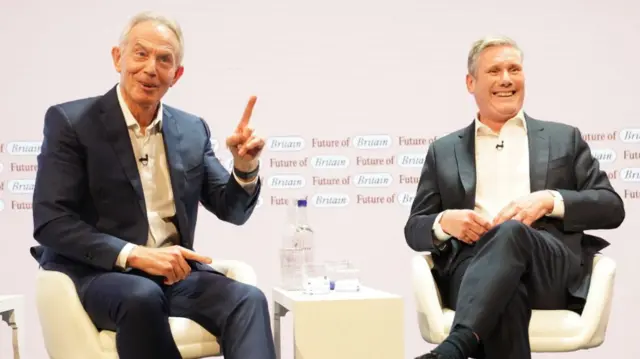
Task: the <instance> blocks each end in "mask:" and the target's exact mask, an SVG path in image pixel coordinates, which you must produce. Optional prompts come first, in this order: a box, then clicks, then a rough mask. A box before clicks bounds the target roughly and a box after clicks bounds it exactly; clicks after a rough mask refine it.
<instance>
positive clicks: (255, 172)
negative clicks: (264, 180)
mask: <svg viewBox="0 0 640 359" xmlns="http://www.w3.org/2000/svg"><path fill="white" fill-rule="evenodd" d="M259 170H260V164H258V165H257V166H256V168H255V169H254V170H253V171H251V172H245V171H240V170H239V169H237V168H235V166H234V167H233V173H235V175H236V176H238V178H240V179H243V180H251V179H253V178H254V177H255V176H257V175H258V171H259Z"/></svg>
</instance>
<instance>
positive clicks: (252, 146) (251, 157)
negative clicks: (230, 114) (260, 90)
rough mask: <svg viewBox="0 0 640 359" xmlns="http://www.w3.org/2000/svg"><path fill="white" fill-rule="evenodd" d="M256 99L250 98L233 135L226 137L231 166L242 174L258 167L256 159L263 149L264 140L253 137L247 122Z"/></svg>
mask: <svg viewBox="0 0 640 359" xmlns="http://www.w3.org/2000/svg"><path fill="white" fill-rule="evenodd" d="M256 100H257V98H256V97H255V96H251V98H250V99H249V103H248V104H247V107H246V108H245V110H244V114H243V115H242V118H241V119H240V122H239V123H238V126H237V127H236V129H235V131H234V132H233V134H232V135H231V136H229V137H227V147H228V148H229V151H231V154H232V155H233V165H234V167H235V168H236V169H238V170H240V171H243V172H251V171H253V170H255V169H256V168H257V167H258V158H259V157H260V153H261V152H262V149H263V148H264V139H262V138H260V137H256V136H254V131H253V129H252V128H251V127H249V120H250V119H251V113H252V112H253V106H254V105H255V103H256Z"/></svg>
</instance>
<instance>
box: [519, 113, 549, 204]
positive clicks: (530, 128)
mask: <svg viewBox="0 0 640 359" xmlns="http://www.w3.org/2000/svg"><path fill="white" fill-rule="evenodd" d="M525 118H526V121H527V137H528V139H529V178H530V182H531V192H535V191H540V190H543V189H544V188H545V187H546V182H547V167H548V165H549V134H548V133H547V131H545V130H544V126H543V124H542V122H540V121H538V120H535V119H532V118H530V117H529V116H527V115H526V114H525Z"/></svg>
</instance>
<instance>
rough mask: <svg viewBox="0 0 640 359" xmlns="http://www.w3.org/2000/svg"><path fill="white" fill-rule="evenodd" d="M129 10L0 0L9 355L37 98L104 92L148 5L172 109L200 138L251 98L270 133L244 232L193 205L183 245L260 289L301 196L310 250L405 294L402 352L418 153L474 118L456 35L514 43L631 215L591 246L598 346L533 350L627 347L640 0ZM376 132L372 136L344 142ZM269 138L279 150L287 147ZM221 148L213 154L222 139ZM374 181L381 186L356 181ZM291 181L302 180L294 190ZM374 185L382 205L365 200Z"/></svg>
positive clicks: (531, 99)
mask: <svg viewBox="0 0 640 359" xmlns="http://www.w3.org/2000/svg"><path fill="white" fill-rule="evenodd" d="M127 3H128V2H125V1H118V2H113V1H112V2H88V1H80V0H57V1H55V2H50V1H34V0H22V1H19V2H18V1H10V0H2V4H1V8H2V11H0V32H1V33H2V34H4V35H5V36H3V41H2V45H1V46H2V49H3V51H2V54H3V55H2V56H0V64H1V65H2V66H1V68H2V69H3V78H4V83H5V85H4V86H2V87H1V88H0V118H2V119H3V122H2V127H1V130H0V228H1V229H2V240H3V241H2V243H3V245H2V250H1V251H0V263H1V265H0V278H1V281H0V294H24V295H25V296H26V300H27V303H26V304H27V315H28V318H27V325H28V327H27V328H26V330H27V332H28V337H27V338H28V343H27V344H28V351H27V352H26V353H23V357H24V358H29V359H41V358H45V357H46V352H45V349H44V345H43V341H42V336H41V333H40V327H39V324H38V318H37V313H36V311H35V303H34V278H35V274H36V270H37V264H36V263H35V261H34V260H33V259H32V258H31V257H30V255H29V252H28V248H29V247H30V246H31V245H33V244H34V243H35V242H34V240H33V239H32V236H31V230H32V221H31V211H30V200H31V188H30V184H31V183H32V181H33V178H34V170H35V166H34V164H35V163H36V158H35V155H36V154H37V152H38V150H39V143H40V141H41V139H42V135H41V131H42V120H43V116H44V112H45V110H46V108H47V107H48V106H49V105H51V104H54V103H58V102H62V101H67V100H71V99H74V98H79V97H86V96H94V95H99V94H102V93H104V92H106V91H107V90H108V89H109V88H110V87H111V86H113V85H114V84H115V82H116V81H117V75H116V73H115V71H114V70H113V67H112V64H111V59H110V53H109V52H110V47H111V46H112V45H113V44H115V43H116V41H117V39H118V36H119V33H120V30H121V29H122V27H123V26H124V24H125V22H126V20H127V19H128V18H129V16H131V15H132V14H133V13H135V12H137V11H140V10H145V9H155V10H160V11H165V12H167V13H169V14H172V15H174V16H176V17H177V18H178V19H179V20H180V21H181V23H182V25H183V28H184V32H185V35H186V58H185V61H186V63H185V65H186V73H185V76H184V77H183V79H182V80H181V82H180V83H179V84H178V85H177V86H176V87H175V88H174V89H173V90H172V91H171V92H170V93H169V94H168V96H167V98H166V100H167V102H169V103H170V104H172V105H174V106H177V107H179V108H182V109H184V110H187V111H190V112H192V113H196V114H199V115H201V116H203V117H205V118H206V119H207V121H208V122H209V124H210V125H211V128H212V131H213V133H214V136H215V137H214V140H217V141H220V142H222V141H224V138H225V136H226V135H227V134H229V133H230V132H231V130H232V129H233V126H234V125H235V124H236V123H237V120H238V119H239V118H240V116H241V114H242V110H243V109H244V105H245V104H246V101H247V99H248V97H249V96H250V95H252V94H255V95H258V97H259V98H258V103H257V105H256V109H255V111H254V116H253V120H252V121H253V125H254V126H255V127H256V128H257V130H258V131H260V133H261V134H262V135H263V136H265V137H267V138H269V144H270V146H269V149H268V150H267V151H266V152H265V153H264V156H263V161H262V163H263V168H264V170H263V175H264V179H265V186H264V191H263V194H262V205H261V206H260V208H259V209H258V210H256V212H255V215H254V217H253V218H252V220H251V221H250V222H249V223H248V224H247V225H245V226H243V227H240V228H236V227H233V226H231V225H227V224H223V223H220V222H219V221H217V220H216V218H215V217H214V216H213V215H210V214H208V213H203V214H201V216H200V221H199V225H198V229H197V237H198V239H197V240H196V248H197V249H198V250H199V251H201V252H203V253H206V254H209V255H211V256H213V257H215V258H234V259H241V260H244V261H247V262H249V263H251V264H252V265H253V266H254V267H255V269H256V271H257V273H258V276H259V286H260V288H262V289H263V290H264V291H265V292H266V293H267V296H268V297H271V288H272V287H273V286H274V285H276V284H277V283H278V275H279V270H278V259H277V258H278V257H277V249H278V247H279V245H280V234H281V232H282V228H283V223H284V220H285V209H284V207H283V206H282V205H280V204H281V203H282V199H283V198H291V197H293V196H298V195H308V196H309V197H310V198H314V199H313V200H312V205H311V207H310V219H311V221H312V224H313V226H314V227H315V229H316V231H317V239H316V242H317V244H318V246H319V248H318V252H319V256H320V258H322V259H327V260H329V259H351V260H353V261H354V262H355V263H356V264H357V265H358V266H359V267H360V268H361V270H362V279H363V281H364V282H365V284H367V285H370V286H373V287H376V288H380V289H383V290H387V291H390V292H394V293H398V294H401V295H402V296H403V297H404V298H405V307H406V318H405V319H406V347H407V354H406V356H407V357H408V358H409V357H411V358H413V357H414V356H415V355H417V354H418V353H422V352H424V351H426V350H428V349H429V348H430V345H428V344H426V343H425V342H423V340H422V339H421V337H420V334H419V331H418V326H417V322H416V316H415V306H414V302H413V296H412V292H411V287H410V280H409V278H410V272H409V270H410V268H409V259H410V258H411V256H412V255H413V253H412V252H411V251H410V250H409V249H408V247H407V245H406V244H405V241H404V238H403V226H404V223H405V221H406V219H407V216H408V214H409V205H410V203H411V200H412V196H413V194H414V192H415V188H416V179H417V176H418V175H419V173H420V163H421V161H422V158H423V157H424V153H425V151H426V148H427V144H428V142H429V141H432V140H433V139H434V138H436V137H438V136H441V135H443V134H445V133H448V132H450V131H453V130H455V129H458V128H460V127H462V126H466V125H467V124H468V123H469V122H470V121H471V120H472V118H473V116H474V111H475V104H474V102H473V100H472V98H471V97H470V96H469V95H468V94H467V93H466V90H465V86H464V75H465V68H466V54H467V51H468V47H469V45H470V43H471V42H472V41H473V40H476V39H477V38H478V37H481V36H483V35H485V34H489V33H504V34H507V35H509V36H512V37H513V38H515V39H516V40H517V41H519V42H520V44H521V46H522V47H523V49H524V51H525V69H526V74H527V78H528V87H527V92H528V93H527V100H526V105H525V106H526V110H527V111H528V113H529V114H530V115H532V116H534V117H537V118H540V119H544V120H552V121H561V122H567V123H570V124H573V125H577V126H579V127H580V128H581V129H582V131H583V132H584V134H585V137H588V138H587V139H588V140H589V143H590V145H591V146H592V148H593V149H594V154H595V155H596V156H598V158H600V159H601V162H602V165H603V167H604V168H605V169H606V170H607V172H608V173H609V174H610V176H611V178H612V180H613V183H614V186H615V187H616V189H617V190H618V191H619V192H620V194H621V195H622V196H623V197H624V198H625V201H626V208H627V220H626V222H625V223H624V224H623V226H622V227H621V228H619V229H617V230H615V231H610V232H607V233H604V235H605V236H606V238H608V239H609V240H610V241H611V242H612V243H613V246H611V247H609V248H607V249H606V250H605V253H606V254H607V255H609V256H611V257H613V258H614V259H615V260H616V261H617V263H618V275H617V280H616V292H615V298H614V305H613V314H612V318H611V321H610V327H609V331H608V337H607V340H606V342H605V343H604V345H603V346H602V347H600V348H597V349H593V350H590V351H588V352H580V353H570V354H562V355H559V354H556V355H535V357H536V358H551V357H554V358H555V357H558V356H562V357H563V358H600V357H615V358H637V357H639V356H640V349H639V348H640V347H639V346H638V345H637V344H636V334H634V333H633V332H634V331H635V329H636V324H635V321H634V318H638V317H639V316H640V309H639V307H638V306H637V303H638V301H639V299H640V296H639V293H640V284H639V283H640V281H639V280H638V277H637V276H638V274H637V262H638V259H637V257H638V255H637V253H638V252H639V251H640V242H639V240H640V238H638V235H637V233H638V232H639V231H640V225H638V222H637V221H634V218H635V219H637V218H638V214H639V213H640V208H639V203H640V201H638V198H639V197H640V160H639V159H640V157H639V153H640V122H639V121H638V120H637V118H638V117H637V102H638V99H640V91H639V90H638V86H637V84H638V83H640V75H639V72H638V62H637V59H638V56H639V54H638V52H637V51H638V50H637V46H636V44H637V41H638V38H640V22H639V21H638V19H639V18H640V5H638V4H637V3H635V2H631V1H627V0H609V1H606V2H601V1H590V2H586V1H577V0H571V1H557V0H540V1H536V2H528V3H525V2H522V3H515V2H512V1H510V2H507V1H496V0H488V1H482V2H478V1H472V0H466V1H457V2H449V3H445V2H440V1H439V2H430V1H418V0H414V1H411V0H396V1H392V2H391V1H370V0H368V1H364V0H348V1H346V0H325V1H322V2H313V3H311V2H302V1H296V0H272V1H259V0H242V1H238V0H236V1H225V2H223V1H216V2H212V1H180V2H176V1H158V0H154V1H151V0H144V1H143V0H139V1H136V2H135V6H131V5H129V4H127ZM587 3H588V4H587ZM125 4H126V5H125ZM407 138H411V139H418V140H416V141H407ZM371 139H376V140H377V142H376V143H378V144H379V146H377V147H375V146H374V147H375V148H364V147H363V146H358V144H362V143H364V142H366V141H365V140H371ZM420 139H422V140H420ZM329 141H334V142H329ZM413 142H415V143H416V144H415V145H412V143H413ZM284 143H286V144H288V145H287V146H286V147H288V148H289V149H291V148H293V149H294V150H290V151H282V150H281V149H283V144H284ZM279 149H280V150H279ZM218 155H219V157H220V158H221V159H222V160H223V161H225V162H226V161H227V160H228V153H226V152H225V151H223V150H220V151H219V153H218ZM376 159H377V160H378V161H375V160H376ZM330 160H331V161H330ZM327 163H334V164H335V166H334V167H335V168H326V166H327V165H326V164H327ZM371 163H378V164H377V165H370V164H371ZM323 164H324V165H323ZM323 166H324V167H323ZM286 176H288V177H286ZM372 178H373V179H375V182H377V183H379V185H378V186H376V187H370V186H362V185H358V183H363V182H366V181H364V180H366V179H370V180H371V179H372ZM296 183H297V185H298V186H297V187H299V188H290V186H291V185H292V184H296ZM283 184H284V185H283ZM314 196H315V197H314ZM378 197H379V200H380V202H381V203H371V202H376V201H375V200H371V198H378ZM367 198H368V199H367ZM327 203H333V205H327ZM283 333H284V338H285V342H284V343H283V348H284V354H285V357H286V358H291V357H292V350H291V347H290V344H291V339H290V334H291V321H290V318H287V320H285V321H284V324H283ZM0 351H1V352H0V357H2V358H4V357H11V350H10V331H9V329H8V328H7V327H6V326H0Z"/></svg>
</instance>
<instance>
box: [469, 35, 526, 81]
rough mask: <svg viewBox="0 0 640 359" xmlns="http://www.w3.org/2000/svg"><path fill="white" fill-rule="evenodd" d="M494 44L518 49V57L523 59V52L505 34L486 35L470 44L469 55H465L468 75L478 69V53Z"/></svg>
mask: <svg viewBox="0 0 640 359" xmlns="http://www.w3.org/2000/svg"><path fill="white" fill-rule="evenodd" d="M494 46H509V47H512V48H514V49H516V50H517V51H518V53H519V54H520V59H521V60H522V59H523V55H524V54H523V53H522V50H521V49H520V47H519V46H518V44H517V43H516V42H515V41H514V40H513V39H511V38H509V37H507V36H486V37H484V38H482V39H480V40H477V41H475V42H474V43H473V45H471V50H469V56H468V57H467V71H468V72H469V75H471V76H475V75H476V71H477V70H478V57H480V53H482V51H484V50H485V49H487V48H489V47H494Z"/></svg>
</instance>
